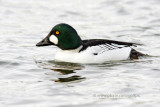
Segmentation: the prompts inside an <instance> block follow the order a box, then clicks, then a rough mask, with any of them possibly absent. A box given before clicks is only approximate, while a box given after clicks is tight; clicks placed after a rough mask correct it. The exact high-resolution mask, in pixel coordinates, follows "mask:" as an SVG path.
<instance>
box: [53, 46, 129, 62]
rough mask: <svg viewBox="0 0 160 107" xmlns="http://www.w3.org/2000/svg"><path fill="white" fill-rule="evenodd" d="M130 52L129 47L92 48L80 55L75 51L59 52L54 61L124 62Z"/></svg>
mask: <svg viewBox="0 0 160 107" xmlns="http://www.w3.org/2000/svg"><path fill="white" fill-rule="evenodd" d="M130 52H131V47H123V48H116V49H112V50H107V49H106V48H103V47H101V48H98V47H97V46H92V47H89V48H87V49H86V50H84V51H81V52H80V53H79V52H78V51H77V50H73V51H64V50H61V51H60V52H58V53H57V54H56V56H55V60H56V61H63V62H73V63H104V62H106V61H116V60H126V59H128V58H129V55H130ZM96 54H97V55H96Z"/></svg>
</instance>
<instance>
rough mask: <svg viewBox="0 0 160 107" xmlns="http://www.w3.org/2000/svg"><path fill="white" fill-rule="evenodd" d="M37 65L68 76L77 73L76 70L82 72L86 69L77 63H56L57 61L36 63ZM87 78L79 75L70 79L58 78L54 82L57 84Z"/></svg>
mask: <svg viewBox="0 0 160 107" xmlns="http://www.w3.org/2000/svg"><path fill="white" fill-rule="evenodd" d="M35 62H36V64H37V65H38V66H39V67H41V68H43V69H50V70H52V71H54V72H59V73H60V74H61V75H68V74H72V73H76V72H75V70H82V69H83V68H84V66H83V65H81V64H77V63H65V62H55V61H35ZM82 79H85V77H81V76H79V75H76V74H75V75H72V76H69V77H63V78H62V77H58V80H54V81H55V82H71V81H76V80H82Z"/></svg>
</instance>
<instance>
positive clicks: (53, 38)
mask: <svg viewBox="0 0 160 107" xmlns="http://www.w3.org/2000/svg"><path fill="white" fill-rule="evenodd" d="M49 40H50V41H51V42H52V43H54V44H56V45H57V44H58V38H57V37H56V36H54V35H51V36H50V37H49Z"/></svg>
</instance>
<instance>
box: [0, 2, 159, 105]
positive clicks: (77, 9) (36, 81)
mask: <svg viewBox="0 0 160 107" xmlns="http://www.w3.org/2000/svg"><path fill="white" fill-rule="evenodd" d="M62 22H65V23H68V24H70V25H72V26H73V27H74V28H75V29H76V30H77V31H78V33H79V35H80V36H81V38H83V39H90V38H104V39H113V40H120V41H128V42H136V43H141V44H144V45H142V46H139V47H136V48H135V49H137V50H139V51H141V52H143V53H147V54H150V55H152V56H154V57H147V58H141V59H139V60H132V61H130V60H127V61H117V62H108V63H105V64H92V65H85V64H71V63H56V62H54V55H55V54H56V52H57V51H58V50H59V49H58V48H57V47H53V46H51V47H42V48H37V47H36V46H35V44H36V43H37V42H39V41H40V40H41V39H42V38H44V37H45V36H46V35H47V33H48V32H49V31H50V30H51V28H52V27H53V26H54V25H56V24H58V23H62ZM159 40H160V1H159V0H119V1H118V0H94V1H93V0H70V1H66V0H34V1H33V0H32V1H30V0H0V45H1V46H0V50H1V51H0V73H1V76H0V107H10V106H12V107H97V106H99V107H106V105H107V106H109V107H117V106H118V107H147V106H148V107H150V106H154V107H158V106H159V104H160V100H159V97H160V94H159V93H160V79H159V75H160V67H159V63H160V57H159V56H160V53H159V51H160V46H159V44H160V41H159Z"/></svg>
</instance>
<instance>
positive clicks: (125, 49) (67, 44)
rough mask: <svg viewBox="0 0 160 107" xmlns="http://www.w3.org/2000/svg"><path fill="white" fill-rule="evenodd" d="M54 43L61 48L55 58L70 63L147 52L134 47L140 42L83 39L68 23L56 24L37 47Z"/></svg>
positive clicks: (126, 58) (127, 57)
mask: <svg viewBox="0 0 160 107" xmlns="http://www.w3.org/2000/svg"><path fill="white" fill-rule="evenodd" d="M49 45H54V46H57V47H58V48H60V51H59V52H57V53H56V55H55V58H54V60H55V61H57V62H69V63H88V64H90V63H105V62H108V61H121V60H128V59H130V60H133V59H138V58H140V57H142V56H145V55H146V54H143V53H141V52H138V51H137V50H135V49H133V47H136V46H137V45H141V44H138V43H131V42H122V41H115V40H108V39H86V40H82V39H81V38H80V36H79V35H78V33H77V31H76V30H75V29H74V28H73V27H72V26H70V25H69V24H66V23H60V24H57V25H55V26H54V27H53V28H52V29H51V31H50V32H49V34H48V35H47V36H46V37H45V38H44V39H43V40H42V41H40V42H38V43H37V44H36V46H37V47H42V46H49Z"/></svg>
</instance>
